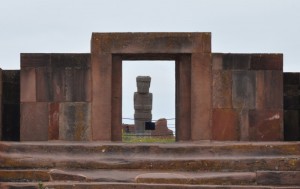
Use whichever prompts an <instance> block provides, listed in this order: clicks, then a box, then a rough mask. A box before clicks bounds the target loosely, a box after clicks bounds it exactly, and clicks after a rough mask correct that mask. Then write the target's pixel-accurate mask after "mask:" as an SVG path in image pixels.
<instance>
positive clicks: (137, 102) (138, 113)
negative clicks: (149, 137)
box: [134, 76, 152, 134]
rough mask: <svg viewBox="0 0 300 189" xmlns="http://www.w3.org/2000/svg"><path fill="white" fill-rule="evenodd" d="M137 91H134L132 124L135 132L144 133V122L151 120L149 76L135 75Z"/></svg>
mask: <svg viewBox="0 0 300 189" xmlns="http://www.w3.org/2000/svg"><path fill="white" fill-rule="evenodd" d="M136 82H137V92H135V93H134V110H135V112H134V124H135V132H136V133H137V134H143V133H145V122H147V121H151V120H152V113H151V110H152V93H149V88H150V82H151V77H149V76H137V77H136Z"/></svg>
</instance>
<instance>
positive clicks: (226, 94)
mask: <svg viewBox="0 0 300 189" xmlns="http://www.w3.org/2000/svg"><path fill="white" fill-rule="evenodd" d="M212 82H213V108H232V72H231V71H223V70H218V71H213V81H212Z"/></svg>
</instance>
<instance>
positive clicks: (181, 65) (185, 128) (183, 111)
mask: <svg viewBox="0 0 300 189" xmlns="http://www.w3.org/2000/svg"><path fill="white" fill-rule="evenodd" d="M190 75H191V57H190V56H188V55H185V56H180V57H179V59H178V60H177V61H176V131H175V132H176V141H189V140H191V79H190V77H189V76H190ZM204 132H208V133H210V131H204Z"/></svg>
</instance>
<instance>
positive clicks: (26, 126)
mask: <svg viewBox="0 0 300 189" xmlns="http://www.w3.org/2000/svg"><path fill="white" fill-rule="evenodd" d="M48 123H49V111H48V103H47V102H36V103H34V102H30V103H29V102H28V103H21V123H20V140H21V141H47V140H48Z"/></svg>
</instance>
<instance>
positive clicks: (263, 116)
mask: <svg viewBox="0 0 300 189" xmlns="http://www.w3.org/2000/svg"><path fill="white" fill-rule="evenodd" d="M282 114H283V113H282V110H249V139H250V140H253V141H276V140H279V141H280V140H282V139H283V115H282Z"/></svg>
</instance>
